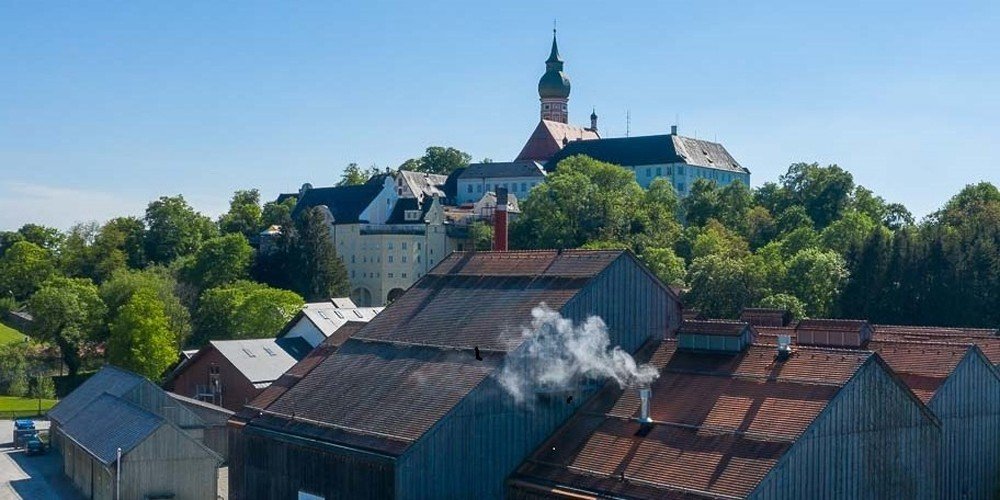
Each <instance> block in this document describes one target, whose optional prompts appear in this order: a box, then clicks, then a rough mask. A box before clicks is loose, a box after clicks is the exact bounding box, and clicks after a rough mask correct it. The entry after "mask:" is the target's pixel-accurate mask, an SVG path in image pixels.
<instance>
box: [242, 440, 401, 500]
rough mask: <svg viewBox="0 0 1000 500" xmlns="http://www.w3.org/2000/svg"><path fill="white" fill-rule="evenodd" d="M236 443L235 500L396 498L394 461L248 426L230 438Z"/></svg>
mask: <svg viewBox="0 0 1000 500" xmlns="http://www.w3.org/2000/svg"><path fill="white" fill-rule="evenodd" d="M286 438H287V439H286ZM296 441H300V442H301V444H300V443H297V442H296ZM230 445H231V446H233V448H232V451H231V453H230V456H231V457H232V458H233V460H232V462H231V465H230V467H231V468H230V471H229V472H230V497H231V498H233V499H234V500H243V499H245V500H256V499H261V500H266V499H272V498H274V499H284V498H288V499H293V498H296V496H297V493H298V491H299V490H304V491H307V492H309V493H313V494H317V495H322V496H323V497H324V498H326V500H337V499H345V500H346V499H382V498H392V497H393V491H394V481H395V478H394V475H393V467H394V464H393V462H392V461H391V460H378V459H372V458H367V457H366V456H365V454H364V453H361V452H352V451H351V450H349V449H344V448H341V449H340V450H339V451H338V450H334V449H332V448H331V447H325V448H324V447H323V445H322V443H317V442H311V443H309V442H307V440H303V439H296V438H294V437H287V436H286V437H282V436H280V435H277V434H274V433H268V432H265V431H263V430H262V429H257V428H254V427H244V428H243V429H242V431H241V432H240V434H239V435H238V436H234V437H233V438H232V439H230ZM237 457H239V458H237ZM234 466H235V467H236V470H235V471H234V469H233V468H232V467H234ZM239 471H242V472H239Z"/></svg>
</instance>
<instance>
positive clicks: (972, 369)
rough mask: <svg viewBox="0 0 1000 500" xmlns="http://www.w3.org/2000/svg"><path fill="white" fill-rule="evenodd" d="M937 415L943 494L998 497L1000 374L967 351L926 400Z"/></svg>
mask: <svg viewBox="0 0 1000 500" xmlns="http://www.w3.org/2000/svg"><path fill="white" fill-rule="evenodd" d="M928 406H929V407H930V408H931V410H933V411H934V413H935V415H937V416H938V418H940V419H941V456H940V460H939V467H940V468H939V471H940V480H941V488H942V491H941V495H940V497H941V498H982V499H985V498H997V497H1000V378H998V375H997V370H996V368H995V367H993V366H992V365H991V364H990V362H989V360H987V359H986V357H985V356H983V355H982V354H981V352H980V351H979V349H978V348H973V349H970V350H969V351H968V353H967V354H966V355H965V357H964V358H963V359H962V362H961V363H959V365H958V366H957V367H955V370H954V371H953V372H952V375H951V376H950V377H948V380H946V381H945V383H944V384H942V385H941V387H940V388H939V389H938V391H937V392H936V393H935V394H934V398H933V399H931V401H930V403H929V405H928Z"/></svg>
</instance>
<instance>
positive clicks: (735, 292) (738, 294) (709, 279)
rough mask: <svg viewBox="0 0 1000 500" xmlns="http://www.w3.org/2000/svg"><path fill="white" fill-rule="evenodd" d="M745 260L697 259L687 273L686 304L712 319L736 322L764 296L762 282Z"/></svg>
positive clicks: (718, 257) (760, 277)
mask: <svg viewBox="0 0 1000 500" xmlns="http://www.w3.org/2000/svg"><path fill="white" fill-rule="evenodd" d="M747 264H748V262H747V261H746V260H741V259H737V258H734V257H731V256H727V255H722V254H711V255H707V256H704V257H699V258H697V259H694V261H693V262H691V267H690V268H689V269H688V283H689V284H690V286H691V289H690V291H689V292H688V293H687V294H686V295H685V297H684V299H685V302H686V303H688V304H690V305H691V307H692V308H694V309H698V310H699V311H701V312H702V313H703V314H705V315H706V316H708V317H712V318H736V317H738V316H739V313H740V311H742V310H743V308H744V307H749V306H751V305H753V304H756V303H757V302H758V301H759V300H760V299H761V297H762V296H763V292H764V289H763V285H764V283H763V282H764V279H763V276H761V275H760V273H759V271H758V270H757V269H755V268H754V267H753V266H749V265H747Z"/></svg>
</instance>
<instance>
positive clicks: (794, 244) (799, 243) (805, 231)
mask: <svg viewBox="0 0 1000 500" xmlns="http://www.w3.org/2000/svg"><path fill="white" fill-rule="evenodd" d="M819 241H820V240H819V233H817V232H816V231H813V229H812V228H811V227H800V228H798V229H796V230H794V231H792V232H790V233H788V234H786V235H785V236H783V237H782V238H781V239H780V240H778V242H779V243H780V244H781V253H782V255H784V256H785V258H791V257H792V256H793V255H795V254H797V253H799V252H801V251H802V250H805V249H807V248H816V247H819Z"/></svg>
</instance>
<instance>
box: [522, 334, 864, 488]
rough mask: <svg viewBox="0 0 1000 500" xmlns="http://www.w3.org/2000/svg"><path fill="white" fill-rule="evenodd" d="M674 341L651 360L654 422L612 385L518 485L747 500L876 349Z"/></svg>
mask: <svg viewBox="0 0 1000 500" xmlns="http://www.w3.org/2000/svg"><path fill="white" fill-rule="evenodd" d="M676 346H677V344H676V342H674V341H669V340H668V341H665V342H663V343H662V344H661V345H660V346H659V347H658V348H657V349H656V351H655V353H653V355H652V359H651V363H652V364H653V365H654V366H656V367H657V368H659V369H660V378H659V379H657V380H656V381H655V382H654V383H653V384H652V397H651V402H650V416H651V417H652V419H653V424H652V425H651V426H650V427H648V428H642V427H641V426H640V425H639V423H638V422H636V421H635V416H636V415H637V411H638V408H639V398H638V396H637V395H636V391H634V390H626V391H622V390H619V389H618V388H617V386H613V385H607V386H606V387H605V388H604V390H603V391H602V393H601V395H600V396H599V397H598V398H595V400H594V401H592V402H590V403H588V406H587V407H586V408H585V409H584V410H582V411H580V412H577V414H576V415H575V416H574V417H573V418H572V419H571V420H570V422H569V423H567V424H566V425H565V426H564V427H563V428H562V429H561V430H560V431H559V432H558V433H556V434H555V435H553V436H552V437H551V438H550V439H549V440H548V441H547V442H546V443H545V444H543V445H542V446H541V447H539V448H538V450H537V451H536V452H535V453H534V454H533V455H532V456H531V457H530V458H528V459H527V460H526V461H525V462H524V463H523V464H522V465H521V467H520V468H519V469H518V471H517V472H516V474H515V476H514V477H515V479H517V480H520V481H526V482H529V483H531V482H538V483H541V484H550V485H551V484H555V485H571V486H572V487H575V488H577V491H579V490H580V489H584V490H585V491H586V492H593V493H596V494H598V495H600V494H607V495H623V496H630V497H634V498H680V497H683V496H685V495H692V496H732V497H744V496H746V495H747V494H749V493H750V492H751V491H753V489H754V488H755V487H756V486H757V484H758V483H759V482H760V480H761V479H763V478H764V476H765V475H766V474H767V473H768V471H769V470H770V469H771V468H772V467H773V466H774V465H775V464H776V463H777V461H778V459H779V458H780V457H781V456H782V455H783V454H784V453H785V452H786V451H787V450H788V449H789V448H790V447H791V445H792V444H793V443H794V441H795V440H796V439H797V438H798V437H799V436H800V435H801V434H802V433H803V432H804V431H805V430H806V429H807V428H808V427H809V426H810V425H811V424H812V422H813V421H814V420H815V418H816V417H817V416H818V415H819V413H820V412H821V411H822V410H823V409H824V408H826V406H827V404H828V403H829V402H830V401H831V400H832V399H833V398H834V396H836V394H837V393H838V392H839V391H840V389H841V388H842V387H843V386H844V385H845V384H846V383H847V381H848V380H849V379H850V378H851V377H852V376H853V375H854V373H856V372H857V371H858V369H859V368H860V367H861V366H862V365H863V364H864V363H865V362H867V361H868V360H869V359H870V358H871V353H867V352H849V351H837V350H829V349H814V348H805V349H800V350H799V351H797V352H796V353H795V354H793V355H792V356H791V357H790V358H788V359H787V360H785V361H782V362H777V361H776V360H775V350H774V348H773V347H771V346H762V345H753V346H750V347H749V348H748V349H747V350H746V351H744V352H742V353H740V354H738V355H735V356H733V355H721V354H693V353H689V352H684V351H679V350H677V349H676Z"/></svg>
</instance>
